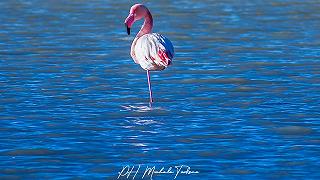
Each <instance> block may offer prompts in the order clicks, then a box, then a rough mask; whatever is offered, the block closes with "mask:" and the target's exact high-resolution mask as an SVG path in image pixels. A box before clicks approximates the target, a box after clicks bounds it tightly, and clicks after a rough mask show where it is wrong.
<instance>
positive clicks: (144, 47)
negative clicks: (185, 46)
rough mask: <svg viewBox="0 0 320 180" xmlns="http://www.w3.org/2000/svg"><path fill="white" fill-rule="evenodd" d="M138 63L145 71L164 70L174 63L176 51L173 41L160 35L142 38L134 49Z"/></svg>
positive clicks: (152, 34) (151, 34) (148, 35)
mask: <svg viewBox="0 0 320 180" xmlns="http://www.w3.org/2000/svg"><path fill="white" fill-rule="evenodd" d="M134 52H135V58H136V60H137V61H138V62H137V63H138V64H140V66H141V67H142V68H143V69H144V70H152V71H154V70H164V69H165V68H167V67H168V66H169V65H171V63H172V58H173V54H174V49H173V45H172V43H171V41H170V40H169V39H168V38H166V37H165V36H162V35H161V34H158V33H150V34H145V35H143V36H141V37H140V38H139V39H138V40H137V42H136V45H135V47H134Z"/></svg>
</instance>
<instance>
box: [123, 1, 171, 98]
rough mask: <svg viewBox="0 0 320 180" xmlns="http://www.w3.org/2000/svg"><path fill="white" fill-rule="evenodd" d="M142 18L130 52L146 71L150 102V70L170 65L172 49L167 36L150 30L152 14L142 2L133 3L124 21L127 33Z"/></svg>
mask: <svg viewBox="0 0 320 180" xmlns="http://www.w3.org/2000/svg"><path fill="white" fill-rule="evenodd" d="M142 18H144V23H143V25H142V27H141V29H140V31H139V32H138V34H137V35H136V37H135V38H134V40H133V42H132V45H131V52H130V54H131V57H132V59H133V60H134V62H135V63H137V64H140V66H141V67H142V68H143V69H144V70H146V71H147V78H148V85H149V94H150V103H152V102H153V98H152V90H151V81H150V71H161V70H164V69H165V68H167V67H168V66H169V65H171V63H172V59H173V55H174V49H173V45H172V43H171V41H170V40H169V39H168V38H166V37H164V36H162V35H160V34H158V33H152V32H151V31H152V27H153V19H152V15H151V13H150V11H149V10H148V8H147V7H146V6H144V5H142V4H135V5H133V6H132V7H131V9H130V12H129V15H128V17H127V18H126V20H125V21H124V23H125V25H126V27H127V33H128V35H130V28H131V27H132V25H133V23H134V22H135V21H138V20H140V19H142Z"/></svg>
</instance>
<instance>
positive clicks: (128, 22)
mask: <svg viewBox="0 0 320 180" xmlns="http://www.w3.org/2000/svg"><path fill="white" fill-rule="evenodd" d="M133 23H134V15H133V14H129V16H128V17H127V18H126V20H125V21H124V24H125V26H126V28H127V33H128V35H130V28H131V26H132V24H133Z"/></svg>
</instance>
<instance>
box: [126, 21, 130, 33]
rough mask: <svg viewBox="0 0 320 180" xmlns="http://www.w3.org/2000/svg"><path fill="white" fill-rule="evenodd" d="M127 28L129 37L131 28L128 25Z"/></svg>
mask: <svg viewBox="0 0 320 180" xmlns="http://www.w3.org/2000/svg"><path fill="white" fill-rule="evenodd" d="M126 27H127V33H128V35H130V28H129V27H128V25H127V24H126Z"/></svg>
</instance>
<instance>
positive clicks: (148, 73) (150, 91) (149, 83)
mask: <svg viewBox="0 0 320 180" xmlns="http://www.w3.org/2000/svg"><path fill="white" fill-rule="evenodd" d="M147 77H148V85H149V93H150V103H152V102H153V99H152V89H151V81H150V72H149V70H147Z"/></svg>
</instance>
